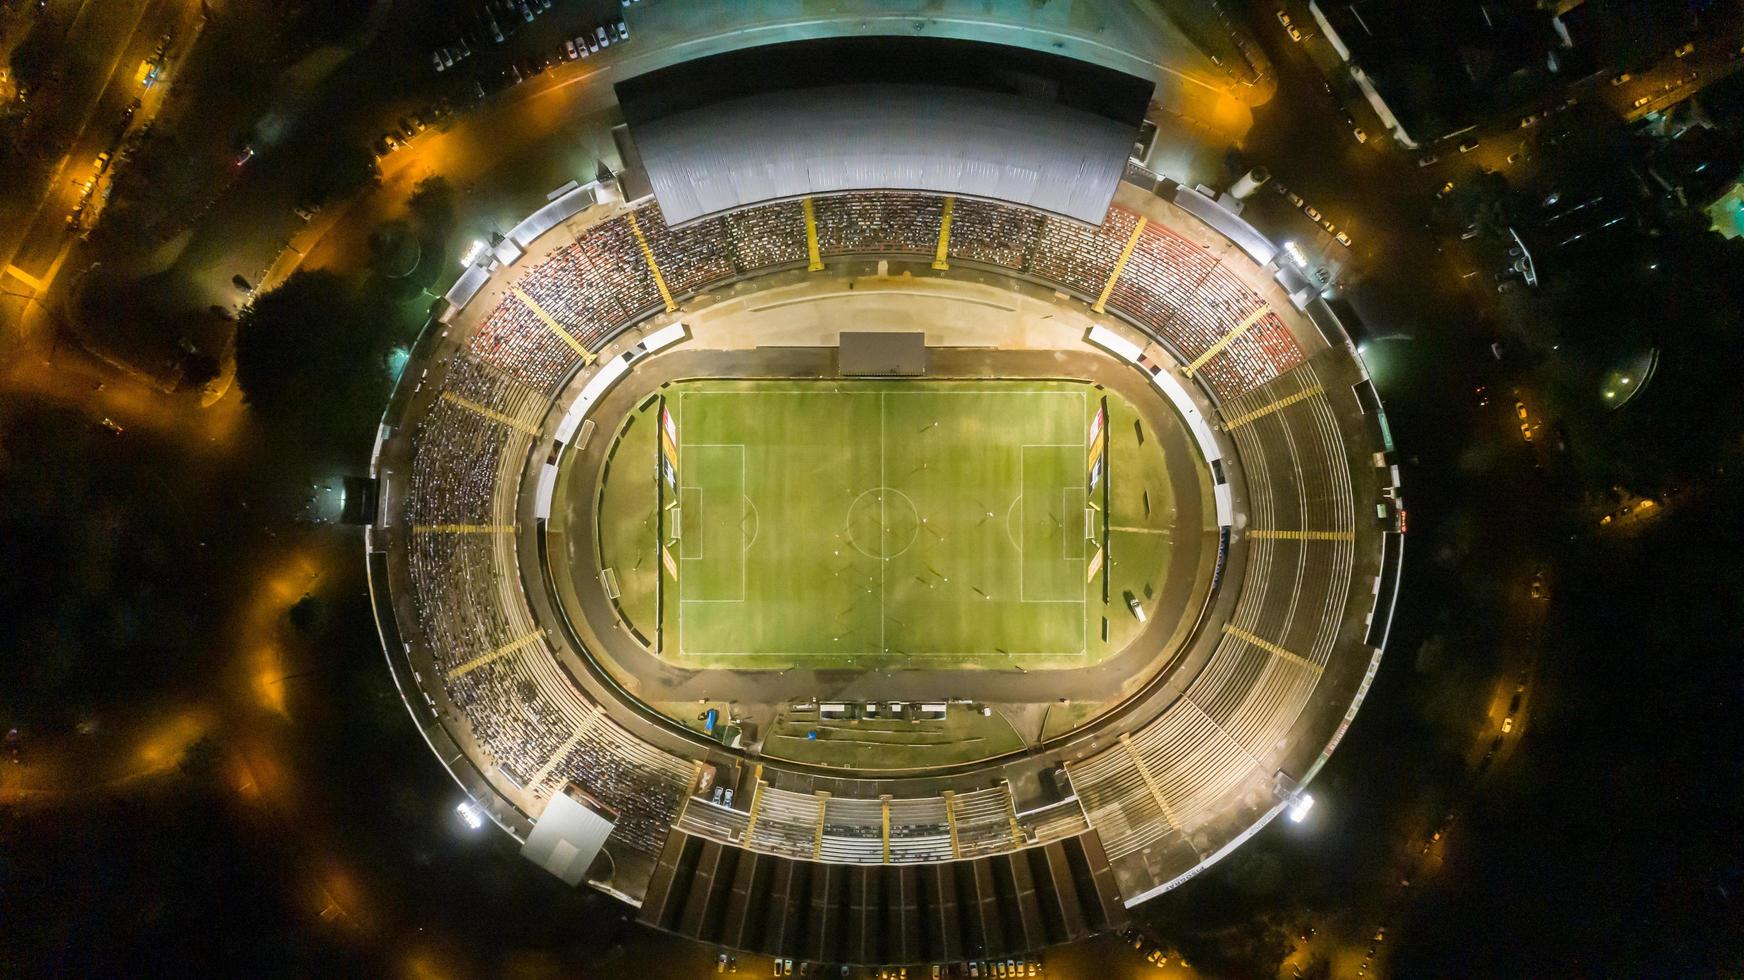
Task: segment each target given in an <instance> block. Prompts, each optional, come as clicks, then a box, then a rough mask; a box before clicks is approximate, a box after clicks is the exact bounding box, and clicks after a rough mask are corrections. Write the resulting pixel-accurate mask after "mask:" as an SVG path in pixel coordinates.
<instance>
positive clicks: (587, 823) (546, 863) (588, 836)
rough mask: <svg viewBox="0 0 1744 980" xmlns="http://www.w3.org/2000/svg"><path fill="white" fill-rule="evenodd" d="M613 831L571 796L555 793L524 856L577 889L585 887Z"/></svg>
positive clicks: (523, 850)
mask: <svg viewBox="0 0 1744 980" xmlns="http://www.w3.org/2000/svg"><path fill="white" fill-rule="evenodd" d="M612 827H613V821H611V820H609V819H607V818H606V817H603V816H600V815H599V814H598V813H595V812H594V811H593V810H592V809H591V808H590V807H588V806H587V805H586V804H584V803H583V802H581V801H580V800H578V799H576V798H575V797H574V796H572V795H570V793H569V792H563V793H555V794H553V795H552V797H551V802H550V803H547V804H546V805H545V812H544V813H542V814H540V815H539V822H538V823H536V824H534V825H533V832H532V833H530V834H528V835H527V843H525V844H523V845H522V846H521V856H522V857H524V858H526V859H527V860H529V861H532V862H533V863H534V864H537V865H539V866H540V867H542V868H544V869H545V870H546V871H549V872H551V873H552V874H554V875H556V876H557V877H559V878H562V879H563V881H564V883H565V884H568V885H569V886H571V887H574V886H575V885H579V884H581V879H582V877H583V876H584V875H586V874H587V867H588V865H590V864H592V863H593V859H594V856H595V855H597V854H599V852H600V848H601V847H602V846H604V845H605V842H606V837H608V836H610V834H611V832H612Z"/></svg>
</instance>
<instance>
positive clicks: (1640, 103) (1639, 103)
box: [1632, 95, 1653, 109]
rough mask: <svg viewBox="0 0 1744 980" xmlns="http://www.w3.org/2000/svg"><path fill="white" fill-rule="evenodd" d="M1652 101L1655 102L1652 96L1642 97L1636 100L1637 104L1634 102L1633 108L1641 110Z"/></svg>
mask: <svg viewBox="0 0 1744 980" xmlns="http://www.w3.org/2000/svg"><path fill="white" fill-rule="evenodd" d="M1652 101H1653V96H1651V95H1643V96H1642V97H1641V98H1639V99H1636V100H1635V102H1634V104H1633V106H1632V108H1636V109H1639V108H1641V107H1642V106H1644V105H1646V104H1647V103H1649V102H1652Z"/></svg>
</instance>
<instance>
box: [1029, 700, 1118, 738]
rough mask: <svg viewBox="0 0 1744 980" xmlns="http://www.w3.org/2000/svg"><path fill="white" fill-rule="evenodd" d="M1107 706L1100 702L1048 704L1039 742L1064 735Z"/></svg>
mask: <svg viewBox="0 0 1744 980" xmlns="http://www.w3.org/2000/svg"><path fill="white" fill-rule="evenodd" d="M1107 707H1108V704H1107V703H1105V702H1102V701H1073V702H1071V703H1070V704H1050V705H1048V706H1047V715H1046V716H1045V718H1044V719H1043V721H1042V733H1041V740H1042V741H1046V740H1048V739H1050V738H1053V737H1054V736H1056V735H1064V734H1065V733H1067V732H1069V731H1072V730H1073V729H1075V728H1078V727H1079V726H1081V725H1083V724H1084V723H1085V722H1087V721H1089V720H1090V719H1092V718H1094V717H1096V716H1097V715H1099V714H1101V713H1102V711H1103V709H1105V708H1107Z"/></svg>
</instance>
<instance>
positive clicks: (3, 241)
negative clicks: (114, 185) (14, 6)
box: [0, 0, 201, 293]
mask: <svg viewBox="0 0 1744 980" xmlns="http://www.w3.org/2000/svg"><path fill="white" fill-rule="evenodd" d="M45 18H46V12H45ZM200 19H201V13H200V5H199V3H197V2H189V0H146V2H144V3H138V4H130V3H100V2H90V0H87V2H85V3H82V4H80V5H79V6H78V8H77V10H76V11H75V12H74V13H73V15H72V19H71V23H70V24H69V26H68V28H67V33H66V38H65V46H66V55H65V57H66V64H65V66H64V67H63V68H62V70H61V73H60V78H61V80H60V81H59V82H57V83H53V89H54V93H53V103H52V109H51V110H50V111H51V112H52V113H53V120H52V121H51V123H50V125H49V128H48V129H47V130H46V131H44V132H43V133H42V134H41V136H40V137H39V138H40V139H41V140H42V142H43V143H44V145H50V146H64V147H65V150H64V152H63V153H62V155H61V156H60V158H59V161H58V162H57V163H56V164H55V166H54V167H53V168H52V172H51V176H50V177H49V178H48V179H47V180H46V181H44V182H43V183H42V185H41V186H38V187H36V188H28V189H27V188H19V189H17V191H18V192H17V193H13V194H8V195H7V200H6V203H5V207H6V208H7V210H8V212H9V213H10V215H11V216H12V217H13V218H14V220H7V221H4V222H0V266H3V267H4V268H5V270H6V275H7V277H8V278H10V279H12V280H15V281H16V283H17V284H18V285H21V286H23V287H24V288H26V289H28V290H31V291H33V292H39V293H40V292H42V291H45V290H46V289H47V288H48V287H49V285H50V284H51V283H52V282H53V280H54V278H55V275H56V274H57V273H58V271H59V269H60V263H61V261H62V259H63V258H64V257H65V255H66V253H67V250H68V248H70V246H71V244H72V241H73V237H74V228H73V227H72V225H71V223H70V221H69V218H70V217H71V216H72V215H73V214H74V213H75V212H76V211H79V210H81V205H82V206H83V209H84V210H85V211H86V212H87V213H86V214H85V215H83V216H82V223H84V224H88V222H89V220H90V218H91V217H93V216H92V215H90V214H89V213H88V212H90V211H92V210H94V209H95V208H96V207H100V204H101V200H102V196H103V191H104V189H105V187H106V186H107V180H108V178H109V177H110V176H112V172H113V170H114V168H116V167H120V166H125V165H126V164H125V161H120V160H117V159H115V157H116V154H117V151H118V150H119V148H120V144H121V141H122V139H123V136H124V134H125V133H127V132H132V131H137V130H138V129H139V128H140V127H143V126H145V125H147V124H148V123H149V122H150V120H151V119H152V117H153V116H154V115H155V114H156V112H157V109H158V107H159V106H160V105H161V104H162V100H163V95H164V92H165V91H166V90H167V87H168V85H169V84H170V82H171V79H172V77H173V75H174V67H173V65H174V61H175V59H176V58H177V57H179V56H180V55H181V53H182V52H184V51H185V50H186V49H187V47H188V46H189V45H191V44H192V42H193V40H194V38H195V37H197V35H198V24H199V21H200ZM53 28H54V24H53V22H51V21H47V20H46V19H45V20H44V21H39V22H38V24H37V25H35V26H34V27H33V28H32V29H41V30H51V29H53ZM166 38H168V39H170V40H171V44H170V46H169V48H168V52H169V56H170V58H169V61H168V64H167V65H166V69H165V71H164V72H163V73H161V74H160V79H159V81H158V83H157V84H156V85H154V86H153V87H152V88H150V89H147V88H146V87H145V86H143V85H142V84H141V82H140V78H139V72H138V69H139V67H140V64H141V63H142V62H144V61H145V60H146V59H148V58H150V57H151V56H152V55H153V53H154V52H155V51H156V50H157V49H158V47H159V45H160V44H162V43H163V42H164V40H165V39H166ZM44 97H46V96H44ZM135 99H138V100H139V101H140V105H139V107H138V108H137V109H136V110H135V111H134V113H133V114H132V116H131V117H124V113H125V112H126V110H127V107H128V105H129V104H130V103H132V102H133V101H134V100H135ZM99 153H108V154H110V157H111V159H110V161H109V162H108V164H107V165H106V166H102V167H99V165H98V164H97V163H96V162H95V161H96V160H97V155H98V154H99ZM8 288H16V286H13V285H12V284H8Z"/></svg>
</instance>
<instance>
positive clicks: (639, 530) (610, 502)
mask: <svg viewBox="0 0 1744 980" xmlns="http://www.w3.org/2000/svg"><path fill="white" fill-rule="evenodd" d="M656 404H658V403H657V402H655V401H652V400H651V401H650V402H649V404H648V406H647V407H645V408H641V409H638V410H637V411H636V412H635V413H634V414H632V415H631V416H630V420H629V422H628V423H626V425H625V427H624V429H623V430H622V431H621V432H620V434H619V438H618V444H617V446H616V447H615V448H614V449H613V451H612V456H611V460H610V462H609V463H608V464H607V469H606V477H605V480H604V482H603V484H602V486H601V488H600V495H599V517H600V520H599V545H600V565H601V567H603V568H608V569H611V570H612V576H613V578H614V579H615V580H616V581H617V583H618V590H619V596H618V610H619V612H620V613H622V615H623V616H624V618H625V620H627V621H628V622H629V624H630V626H631V627H632V628H633V629H635V631H636V632H637V633H638V634H640V635H641V636H642V637H643V638H644V639H645V640H647V641H648V643H649V644H650V645H652V643H653V638H654V624H655V619H656V617H657V611H656V610H657V606H656V596H655V586H656V584H657V582H658V578H657V576H658V574H659V569H658V565H659V557H658V554H659V553H658V552H657V551H656V550H655V546H656V544H657V543H658V540H657V538H656V536H655V526H654V508H655V498H654V493H653V487H652V484H653V482H654V460H655V455H654V453H655V446H656V444H657V443H656V437H657V435H658V432H659V419H658V415H657V413H656V411H655V408H654V405H656ZM564 499H567V498H564Z"/></svg>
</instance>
